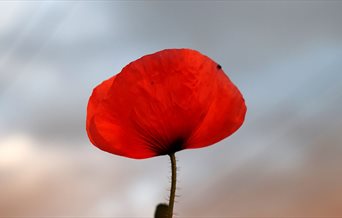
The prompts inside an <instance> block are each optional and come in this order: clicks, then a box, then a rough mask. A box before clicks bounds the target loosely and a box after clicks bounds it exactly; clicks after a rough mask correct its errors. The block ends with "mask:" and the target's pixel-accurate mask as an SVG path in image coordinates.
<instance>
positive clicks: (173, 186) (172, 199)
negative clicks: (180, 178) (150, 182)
mask: <svg viewBox="0 0 342 218" xmlns="http://www.w3.org/2000/svg"><path fill="white" fill-rule="evenodd" d="M169 156H170V160H171V189H170V199H169V210H168V212H169V215H168V217H169V218H172V215H173V205H174V204H175V197H176V182H177V166H176V157H175V153H172V154H169Z"/></svg>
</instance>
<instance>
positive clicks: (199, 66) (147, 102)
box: [86, 49, 246, 159]
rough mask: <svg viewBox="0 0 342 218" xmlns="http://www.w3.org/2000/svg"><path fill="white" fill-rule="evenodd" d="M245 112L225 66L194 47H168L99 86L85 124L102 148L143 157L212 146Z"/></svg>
mask: <svg viewBox="0 0 342 218" xmlns="http://www.w3.org/2000/svg"><path fill="white" fill-rule="evenodd" d="M245 113H246V106H245V102H244V99H243V97H242V95H241V93H240V91H239V90H238V89H237V87H236V86H235V85H234V84H233V83H232V82H231V81H230V79H229V78H228V77H227V76H226V75H225V73H224V72H223V70H222V69H221V66H220V65H218V64H217V63H216V62H214V61H213V60H211V59H210V58H209V57H207V56H205V55H203V54H201V53H199V52H198V51H195V50H191V49H166V50H162V51H159V52H156V53H154V54H149V55H146V56H143V57H141V58H140V59H138V60H136V61H133V62H131V63H130V64H128V65H127V66H125V67H124V68H123V69H122V71H121V72H120V73H119V74H117V75H116V76H113V77H111V78H109V79H108V80H106V81H104V82H102V83H101V84H100V85H98V86H97V87H96V88H95V89H94V90H93V93H92V95H91V97H90V99H89V103H88V108H87V124H86V125H87V127H86V128H87V133H88V136H89V139H90V140H91V142H92V143H93V144H94V145H95V146H97V147H98V148H100V149H102V150H104V151H107V152H110V153H113V154H116V155H121V156H125V157H130V158H137V159H142V158H149V157H153V156H158V155H165V154H171V153H174V152H177V151H179V150H182V149H190V148H201V147H205V146H209V145H212V144H214V143H216V142H218V141H220V140H222V139H224V138H226V137H228V136H229V135H231V134H232V133H234V132H235V131H236V130H237V129H238V128H239V127H240V126H241V125H242V123H243V121H244V117H245Z"/></svg>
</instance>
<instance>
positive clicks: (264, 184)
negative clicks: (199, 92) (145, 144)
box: [0, 1, 342, 217]
mask: <svg viewBox="0 0 342 218" xmlns="http://www.w3.org/2000/svg"><path fill="white" fill-rule="evenodd" d="M341 9H342V3H341V2H338V1H312V2H310V1H295V2H289V1H258V2H252V1H242V2H236V1H227V2H224V1H223V2H222V1H211V2H206V1H203V2H193V1H185V2H178V1H176V2H171V1H170V2H156V1H152V2H149V1H141V2H139V1H127V2H124V1H112V2H111V1H109V2H102V1H100V2H95V1H89V2H56V1H44V2H0V192H1V195H0V217H13V216H34V217H37V216H81V217H82V216H84V217H95V216H96V217H101V216H103V217H152V215H153V212H154V209H155V206H156V205H157V204H158V203H160V202H163V201H165V199H166V197H167V195H168V192H167V187H168V176H169V165H168V160H167V157H158V158H153V159H149V160H143V161H134V160H130V159H125V158H121V157H117V156H113V155H110V154H106V153H104V152H102V151H100V150H98V149H96V148H94V147H93V146H92V145H91V144H90V142H89V141H88V139H87V136H86V133H85V110H86V105H87V101H88V97H89V95H90V93H91V91H92V88H93V87H94V86H95V85H97V84H98V83H99V82H101V81H103V80H104V79H106V78H108V77H110V76H112V75H113V74H116V73H118V72H120V70H121V68H122V67H123V66H125V65H126V64H128V63H129V62H131V61H133V60H135V59H137V58H139V57H141V56H142V55H145V54H147V53H151V52H155V51H158V50H161V49H164V48H170V47H191V48H194V49H197V50H199V51H201V52H203V53H204V54H206V55H208V56H210V57H212V58H213V59H214V60H216V61H217V62H218V63H220V64H221V65H222V66H223V69H224V70H225V72H226V73H227V74H228V75H229V76H230V78H231V79H232V80H233V81H234V82H235V83H236V84H237V86H238V87H239V88H240V90H241V91H242V93H243V94H244V96H245V99H246V103H247V106H248V113H247V118H246V122H245V124H244V125H243V127H242V128H241V129H240V130H239V131H238V132H237V133H236V134H234V135H233V136H232V137H231V138H229V139H227V140H224V141H222V142H220V143H218V145H215V146H212V147H210V148H206V149H199V150H196V151H194V150H190V151H182V152H180V153H179V154H177V156H178V159H179V161H178V163H179V165H180V172H179V178H180V181H179V186H180V187H181V189H179V190H178V194H180V195H181V197H180V198H178V202H179V203H178V204H177V205H176V212H177V214H178V215H179V217H212V216H225V217H234V216H238V217H242V216H256V217H279V216H296V217H298V216H305V217H311V216H312V217H317V216H318V217H319V216H320V217H328V216H330V217H331V216H336V217H339V216H341V215H342V210H341V207H340V205H339V203H340V202H342V199H341V197H340V196H342V187H341V185H340V184H342V176H341V175H342V171H341V169H340V167H339V166H340V165H341V164H342V162H341V158H339V157H340V156H341V154H342V147H341V142H342V136H341V134H340V132H341V129H342V119H341V116H340V111H341V110H342V104H341V102H342V101H341V100H342V99H341V97H342V96H341V93H342V84H341V81H342V75H341V73H340V69H341V68H342V60H341V57H342V46H341V45H342V24H341V20H342V14H341V13H340V12H341Z"/></svg>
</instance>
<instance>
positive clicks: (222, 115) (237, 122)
mask: <svg viewBox="0 0 342 218" xmlns="http://www.w3.org/2000/svg"><path fill="white" fill-rule="evenodd" d="M216 80H217V82H216V85H217V86H216V90H215V95H213V96H214V98H213V99H212V103H211V105H210V107H209V110H208V111H207V114H206V116H205V119H204V120H203V122H202V123H201V124H200V125H199V126H198V128H197V129H196V130H195V131H194V132H193V134H192V136H191V137H190V138H189V140H188V142H187V144H186V146H185V147H186V148H201V147H206V146H209V145H212V144H214V143H216V142H219V141H221V140H222V139H224V138H226V137H228V136H230V135H231V134H233V133H234V132H235V131H236V130H237V129H239V128H240V126H241V125H242V123H243V121H244V118H245V114H246V110H247V109H246V105H245V101H244V99H243V97H242V95H241V93H240V91H239V90H238V89H237V87H236V86H235V85H234V84H233V83H232V82H231V81H230V79H229V78H228V77H227V76H226V75H225V74H224V73H223V71H222V70H220V71H219V72H218V74H217V79H216Z"/></svg>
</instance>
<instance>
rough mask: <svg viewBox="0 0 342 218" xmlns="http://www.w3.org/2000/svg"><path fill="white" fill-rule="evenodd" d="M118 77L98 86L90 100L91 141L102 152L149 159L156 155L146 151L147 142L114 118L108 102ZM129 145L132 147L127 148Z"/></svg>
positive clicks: (148, 150) (88, 110) (88, 130)
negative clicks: (111, 89)
mask: <svg viewBox="0 0 342 218" xmlns="http://www.w3.org/2000/svg"><path fill="white" fill-rule="evenodd" d="M115 79H116V76H114V77H112V78H110V79H108V80H106V81H104V82H102V83H101V84H100V85H99V86H97V87H96V88H95V89H94V90H93V93H92V95H91V97H90V99H89V103H88V108H87V133H88V137H89V139H90V141H91V142H92V143H93V144H94V145H96V146H97V147H98V148H100V149H101V150H104V151H107V152H110V153H113V154H117V155H121V156H126V157H131V158H138V159H140V158H148V157H153V156H155V155H156V154H155V153H154V152H152V150H150V149H146V147H147V146H146V145H145V142H143V141H141V140H140V139H139V138H138V137H137V135H136V134H135V132H134V131H133V132H132V131H129V129H128V128H127V127H125V126H124V125H120V121H119V120H117V119H115V117H114V116H112V113H111V111H110V110H108V109H109V108H108V107H106V101H107V99H108V95H109V93H110V88H111V87H112V85H113V83H114V81H115ZM127 144H129V145H130V146H126V145H127Z"/></svg>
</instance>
